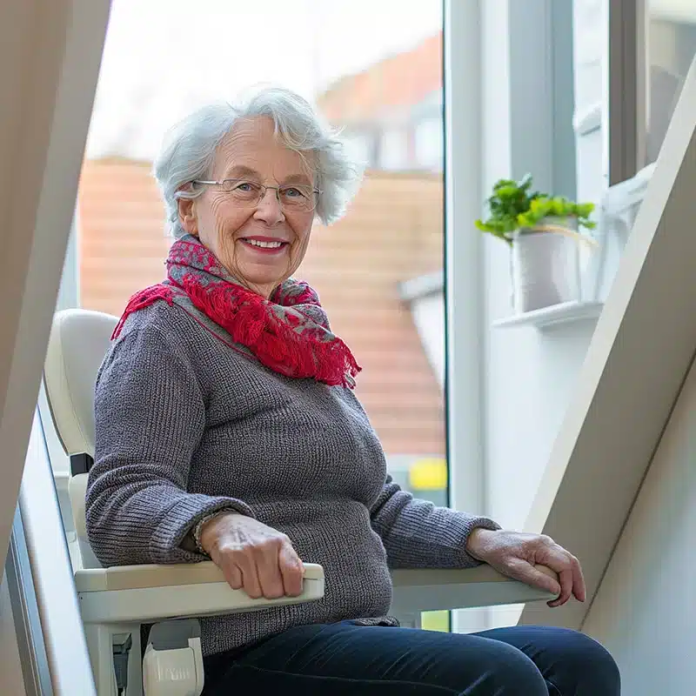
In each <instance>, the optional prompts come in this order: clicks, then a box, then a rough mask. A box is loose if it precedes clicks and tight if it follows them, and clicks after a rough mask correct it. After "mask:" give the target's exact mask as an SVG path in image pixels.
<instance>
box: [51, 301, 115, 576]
mask: <svg viewBox="0 0 696 696" xmlns="http://www.w3.org/2000/svg"><path fill="white" fill-rule="evenodd" d="M117 321H118V320H117V318H116V317H113V316H111V315H109V314H102V313H101V312H91V311H88V310H84V309H67V310H64V311H61V312H57V313H56V315H55V317H54V319H53V325H52V327H51V336H50V338H49V341H48V351H47V353H46V363H45V365H44V383H45V385H46V396H47V399H48V404H49V407H50V409H51V416H52V418H53V423H54V425H55V428H56V432H57V433H58V437H59V438H60V441H61V443H62V445H63V449H64V450H65V452H66V454H68V455H69V456H70V458H71V462H74V461H75V460H76V459H77V458H80V457H83V458H84V459H86V460H87V461H91V458H92V457H93V456H94V387H95V383H96V379H97V372H98V371H99V367H100V366H101V364H102V361H103V360H104V356H105V355H106V352H107V350H108V349H109V344H110V342H111V334H112V333H113V330H114V328H115V327H116V323H117ZM85 455H86V456H85ZM86 490H87V473H86V469H85V470H76V469H75V468H74V467H72V476H71V477H70V483H69V494H70V505H71V508H72V515H73V522H74V524H75V531H76V533H77V541H78V545H79V548H80V555H81V556H82V564H83V566H84V567H85V568H98V567H100V564H99V561H97V559H96V557H95V556H94V553H93V552H92V549H91V548H90V545H89V540H88V538H87V528H86V524H85V492H86Z"/></svg>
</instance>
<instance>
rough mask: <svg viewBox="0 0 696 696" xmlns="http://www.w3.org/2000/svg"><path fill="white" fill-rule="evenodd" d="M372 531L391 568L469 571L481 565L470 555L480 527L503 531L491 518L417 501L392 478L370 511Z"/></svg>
mask: <svg viewBox="0 0 696 696" xmlns="http://www.w3.org/2000/svg"><path fill="white" fill-rule="evenodd" d="M370 514H371V519H372V528H373V529H374V530H375V531H376V532H377V533H378V534H379V536H380V537H381V539H382V542H383V544H384V547H385V549H386V551H387V561H388V563H389V567H390V568H469V567H472V566H477V565H480V562H479V561H477V560H476V559H475V558H473V557H472V556H470V555H469V554H468V553H467V552H466V550H465V549H466V543H467V540H468V538H469V534H471V532H472V531H473V530H474V529H476V528H479V527H483V528H484V529H500V525H499V524H497V523H496V522H494V521H493V520H491V519H489V518H487V517H479V516H476V515H469V514H467V513H464V512H457V511H455V510H451V509H449V508H443V507H436V506H435V505H433V504H432V503H430V502H428V501H425V500H419V499H417V498H414V497H413V496H412V495H411V494H410V493H409V492H407V491H403V490H401V488H400V487H399V485H398V484H396V483H394V482H393V481H392V479H391V476H387V480H386V483H385V484H384V487H383V488H382V492H381V494H380V495H379V497H378V498H377V501H376V502H375V504H374V505H373V506H372V509H371V510H370Z"/></svg>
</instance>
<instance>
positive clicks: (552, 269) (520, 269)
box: [511, 219, 581, 314]
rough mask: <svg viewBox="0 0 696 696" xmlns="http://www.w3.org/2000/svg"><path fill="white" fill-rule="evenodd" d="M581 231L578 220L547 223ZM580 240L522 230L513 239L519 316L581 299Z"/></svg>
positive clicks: (515, 299) (515, 301)
mask: <svg viewBox="0 0 696 696" xmlns="http://www.w3.org/2000/svg"><path fill="white" fill-rule="evenodd" d="M543 224H548V225H556V226H560V227H564V228H567V229H569V230H572V231H575V230H577V221H576V220H574V219H567V220H552V219H548V220H545V221H543V223H542V225H543ZM579 244H580V242H579V240H578V239H577V238H574V237H573V236H566V235H564V234H560V233H558V232H553V231H535V230H534V229H520V230H517V231H516V232H515V233H514V234H513V235H512V259H511V263H512V269H511V271H512V287H513V307H514V311H515V313H516V314H523V313H525V312H531V311H534V310H535V309H542V308H543V307H551V306H553V305H557V304H561V303H563V302H573V301H578V300H580V299H581V296H580V295H581V288H580V249H579Z"/></svg>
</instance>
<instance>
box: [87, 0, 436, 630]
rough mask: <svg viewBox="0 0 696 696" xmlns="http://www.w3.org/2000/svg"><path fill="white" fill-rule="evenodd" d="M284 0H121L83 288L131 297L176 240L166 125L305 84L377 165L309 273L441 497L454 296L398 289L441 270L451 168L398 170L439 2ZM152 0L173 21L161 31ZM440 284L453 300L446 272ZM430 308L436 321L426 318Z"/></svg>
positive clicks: (372, 403) (392, 448)
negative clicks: (422, 302)
mask: <svg viewBox="0 0 696 696" xmlns="http://www.w3.org/2000/svg"><path fill="white" fill-rule="evenodd" d="M272 6H273V14H274V18H275V21H274V23H272V24H270V25H269V22H268V12H269V4H268V3H264V4H263V5H260V6H258V7H255V6H251V5H248V4H243V5H242V4H240V3H237V2H229V3H210V4H209V3H208V2H203V3H202V4H201V5H200V7H198V9H197V11H196V12H194V13H192V12H191V9H190V3H188V2H183V1H176V2H171V1H170V2H167V3H164V2H159V3H157V2H155V3H153V4H151V5H148V8H149V9H148V14H147V16H144V15H143V12H142V11H141V9H139V8H137V7H136V6H135V5H133V3H131V2H128V1H127V0H115V2H114V3H113V9H112V16H111V21H110V28H109V35H108V38H107V43H106V48H105V52H104V60H103V65H102V70H101V76H100V82H99V87H98V93H97V100H96V104H95V110H94V115H93V119H92V124H91V128H90V137H89V141H88V151H87V156H86V158H85V162H84V169H83V176H82V180H81V186H80V191H79V234H78V237H77V240H78V258H79V278H80V283H79V303H80V305H81V306H82V307H84V308H87V309H93V310H99V311H103V312H108V313H110V314H114V315H120V314H121V312H122V311H123V308H124V307H125V305H126V303H127V301H128V298H129V296H130V295H131V294H132V293H134V292H136V291H137V290H139V289H141V288H143V287H145V286H147V285H150V284H152V283H156V282H158V281H159V280H161V279H162V277H163V271H164V269H163V262H164V260H165V258H166V254H167V249H168V246H169V240H168V239H167V238H166V237H165V235H164V212H163V206H162V203H161V200H160V197H159V194H158V191H157V189H156V186H155V183H154V181H153V179H152V177H151V174H150V169H151V162H152V159H153V157H154V155H155V153H156V151H157V148H158V146H159V142H160V139H161V136H162V133H163V132H164V130H165V129H166V128H167V127H168V126H169V125H171V124H172V123H173V122H174V121H175V120H177V119H178V118H179V117H181V116H183V115H184V114H185V113H187V112H188V111H189V110H190V109H192V108H193V106H195V105H196V104H200V103H202V102H206V101H209V100H214V99H220V98H231V97H234V96H235V94H236V92H238V91H239V90H242V89H245V88H248V87H249V86H253V85H254V84H256V83H260V82H272V83H276V84H281V85H283V86H286V87H288V88H291V89H294V90H296V91H297V92H299V93H300V94H302V95H303V96H304V97H306V98H307V99H309V100H310V101H312V102H314V103H315V104H316V105H317V107H318V108H319V110H320V111H321V112H322V113H323V114H324V116H325V117H326V118H327V120H328V121H329V122H330V123H331V124H332V125H334V126H335V127H337V128H339V129H341V130H342V131H343V132H344V133H345V136H346V139H347V141H348V143H349V147H350V148H351V150H352V151H353V153H354V154H355V156H356V158H357V159H359V160H361V161H363V162H365V163H366V164H367V165H368V170H367V172H366V176H365V180H364V184H363V186H362V189H361V191H360V193H359V194H358V196H357V197H356V199H355V200H354V202H353V203H352V205H351V208H350V210H349V212H348V214H347V216H346V217H345V218H344V219H343V220H341V221H340V222H339V223H337V224H336V225H335V226H334V227H333V228H332V229H329V230H324V229H320V228H319V226H317V229H316V230H315V232H314V235H313V239H312V243H311V244H310V249H309V252H308V254H307V257H306V259H305V261H304V263H303V265H302V267H301V268H300V271H299V273H298V274H299V275H301V276H303V277H304V278H305V279H306V280H308V281H309V282H310V284H312V285H313V286H314V287H315V288H316V289H317V290H318V292H319V295H320V297H321V298H322V302H323V304H324V306H325V308H326V310H327V312H328V315H329V317H330V319H331V322H332V327H333V329H334V330H335V331H336V333H337V334H338V335H339V336H341V338H343V339H344V340H345V341H346V342H347V343H348V345H349V346H350V347H351V348H352V349H353V352H354V353H355V354H356V356H357V357H358V360H359V362H360V363H361V365H362V367H363V372H362V373H361V374H360V375H359V376H358V387H357V392H356V393H357V396H358V397H359V398H360V400H361V401H362V403H363V405H364V407H365V409H366V411H367V413H368V415H369V417H370V419H371V421H372V423H373V425H374V427H375V429H376V430H377V433H378V435H379V436H380V439H381V441H382V444H383V446H384V449H385V452H386V454H387V459H388V466H389V470H390V472H391V474H392V475H393V476H394V478H395V480H396V481H397V482H398V483H400V484H401V485H402V486H403V487H405V488H407V489H410V490H412V491H413V492H414V493H416V494H418V495H419V496H420V497H426V498H431V499H432V500H434V501H435V502H437V503H438V504H446V502H447V477H448V474H447V463H446V458H445V455H446V445H445V404H444V389H443V384H442V375H441V372H442V364H443V362H444V356H442V355H435V354H434V353H433V350H435V351H437V350H440V351H443V350H444V346H443V334H444V331H443V324H444V318H443V316H442V315H443V312H444V309H443V302H442V301H440V302H439V303H438V302H435V303H431V304H429V305H428V307H427V309H428V312H430V313H431V314H432V313H435V315H436V316H434V317H431V318H430V319H427V320H423V319H422V317H421V316H420V313H421V312H420V309H422V308H420V309H419V317H418V322H416V318H415V316H414V315H415V308H414V306H412V305H411V304H410V303H409V302H405V301H404V300H403V298H402V297H401V296H400V287H401V285H402V284H403V283H406V282H409V281H412V280H414V279H418V278H420V277H423V276H430V275H432V274H438V273H439V274H440V276H441V274H442V269H443V259H444V224H443V181H442V176H441V173H440V174H438V173H435V174H432V173H423V174H418V173H414V172H409V173H408V174H405V173H403V172H402V171H398V173H397V170H404V169H406V168H408V167H409V163H410V158H411V154H410V147H411V144H410V142H409V133H408V130H407V128H406V127H405V126H404V124H405V123H408V121H409V118H410V116H409V115H410V114H411V112H412V111H413V110H414V109H416V108H417V107H419V105H421V104H422V103H423V102H424V100H427V99H432V95H433V94H435V95H439V99H440V101H441V95H442V26H443V17H442V3H441V2H439V1H438V0H435V1H431V2H424V3H414V4H413V5H409V6H408V7H404V6H403V3H400V2H397V1H395V0H382V1H381V2H380V3H376V4H375V3H374V2H372V1H370V2H368V1H366V0H360V1H359V2H356V1H355V0H351V1H348V0H337V1H336V2H332V3H328V4H327V3H325V2H323V0H306V1H304V2H299V3H293V4H291V5H288V4H287V3H280V2H278V3H275V2H274V3H272ZM329 6H330V7H329ZM155 7H159V8H160V10H159V11H160V13H161V16H159V15H158V16H157V18H156V19H157V22H155V23H156V24H157V25H158V26H160V25H159V22H160V20H161V22H162V23H163V24H162V30H161V31H158V32H156V33H154V34H152V35H151V36H150V34H149V32H150V30H151V27H152V25H153V20H154V19H155V17H154V16H153V14H152V13H154V12H155V9H154V8H155ZM242 7H243V9H242ZM329 15H330V18H331V19H330V21H328V18H329ZM367 17H369V22H366V21H365V20H366V18H367ZM394 17H398V18H399V21H398V22H396V23H395V22H394ZM324 20H326V21H324ZM184 25H186V26H187V27H189V29H190V35H191V36H196V37H207V38H206V39H205V43H206V56H207V58H206V66H207V67H206V69H205V70H204V71H202V70H201V66H200V63H199V62H196V61H190V60H188V59H186V60H183V61H182V60H181V52H180V48H179V44H178V42H172V41H171V34H170V33H168V31H167V27H170V28H172V27H181V26H184ZM274 27H277V28H274ZM288 28H292V31H289V30H288ZM269 32H271V33H270V35H269ZM146 34H147V36H148V38H147V40H143V41H139V42H134V41H133V36H145V35H146ZM222 34H224V40H219V41H218V40H214V37H215V36H218V35H220V36H221V35H222ZM261 37H263V41H264V42H268V43H269V45H270V44H272V45H273V46H274V50H273V51H272V52H261V53H259V52H258V51H254V53H253V55H254V60H253V61H248V62H246V63H245V67H244V70H240V71H237V70H234V71H230V69H229V65H230V64H231V63H233V62H234V61H235V60H237V59H238V57H239V55H240V53H241V54H242V55H244V54H245V51H247V52H248V50H251V49H252V48H253V47H254V46H255V45H256V44H257V43H258V41H259V40H260V38H261ZM201 40H203V39H201ZM357 46H359V47H360V50H356V47H357ZM154 56H156V57H157V58H156V60H155V59H154V58H153V57H154ZM279 56H280V57H282V59H279ZM134 64H137V65H138V66H139V67H138V69H137V70H134V69H132V66H133V65H134ZM174 65H175V66H176V67H175V69H174V67H173V66H174ZM172 74H176V79H175V80H172V79H171V75H172ZM442 129H443V124H442V119H441V118H440V119H433V121H432V123H430V124H429V125H428V126H427V128H426V131H427V132H426V133H425V138H426V140H425V141H424V143H422V144H421V150H422V151H423V152H424V154H425V156H426V157H427V158H428V159H429V160H431V161H432V162H433V163H435V162H438V161H439V162H440V163H441V162H442V161H443V152H442V148H443V141H442ZM438 135H439V139H438ZM378 138H379V140H378ZM376 154H377V155H378V159H377V161H376V162H375V155H376ZM375 166H376V167H377V168H378V169H380V171H376V170H375V169H373V167H375ZM440 169H441V167H440ZM436 292H437V293H439V296H440V300H441V299H442V295H443V288H442V283H440V285H439V287H438V288H437V289H436ZM438 320H439V321H438ZM423 326H428V327H434V328H433V329H432V330H433V331H436V332H438V336H436V337H434V340H431V337H429V336H428V335H423V331H422V327H423ZM429 330H430V329H429ZM426 333H427V332H426ZM433 346H435V348H433ZM438 346H439V348H438ZM440 625H443V624H442V623H441V624H440Z"/></svg>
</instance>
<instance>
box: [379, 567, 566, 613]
mask: <svg viewBox="0 0 696 696" xmlns="http://www.w3.org/2000/svg"><path fill="white" fill-rule="evenodd" d="M536 568H537V570H540V571H541V572H543V573H545V574H546V575H548V576H549V577H552V578H554V579H557V578H558V576H557V575H556V573H554V571H552V570H551V569H550V568H547V567H546V566H542V565H537V566H536ZM392 581H393V583H394V599H393V601H392V610H391V611H392V613H403V612H406V613H420V612H422V611H438V610H443V609H468V608H471V607H488V606H495V605H498V604H520V603H526V602H536V601H540V600H547V601H548V600H549V599H554V598H555V597H554V595H552V594H551V593H550V592H546V591H545V590H537V589H535V588H533V587H529V586H528V585H525V584H524V583H522V582H519V581H517V580H512V579H510V578H508V577H506V576H505V575H502V574H501V573H499V572H498V571H497V570H494V569H493V568H491V566H489V565H485V564H484V565H480V566H476V567H475V568H462V569H453V570H450V569H442V570H420V569H415V570H394V571H392Z"/></svg>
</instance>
